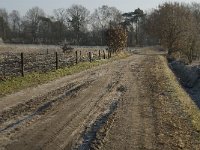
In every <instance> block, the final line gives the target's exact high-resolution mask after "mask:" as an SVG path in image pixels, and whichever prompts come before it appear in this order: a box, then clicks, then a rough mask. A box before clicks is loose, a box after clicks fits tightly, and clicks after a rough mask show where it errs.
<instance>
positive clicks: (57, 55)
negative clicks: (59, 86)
mask: <svg viewBox="0 0 200 150" xmlns="http://www.w3.org/2000/svg"><path fill="white" fill-rule="evenodd" d="M57 69H58V52H56V70H57Z"/></svg>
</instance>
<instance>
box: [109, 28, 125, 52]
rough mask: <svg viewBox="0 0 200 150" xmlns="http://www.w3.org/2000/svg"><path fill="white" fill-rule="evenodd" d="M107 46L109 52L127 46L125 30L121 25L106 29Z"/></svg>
mask: <svg viewBox="0 0 200 150" xmlns="http://www.w3.org/2000/svg"><path fill="white" fill-rule="evenodd" d="M106 37H107V46H108V49H109V50H110V51H111V52H119V51H122V50H124V48H125V47H126V46H127V37H128V36H127V32H126V30H125V29H124V28H122V27H121V26H117V27H112V28H110V29H108V30H107V33H106Z"/></svg>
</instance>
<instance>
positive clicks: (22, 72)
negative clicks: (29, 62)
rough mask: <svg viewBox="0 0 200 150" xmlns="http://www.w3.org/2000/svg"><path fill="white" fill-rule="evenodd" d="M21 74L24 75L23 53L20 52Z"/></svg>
mask: <svg viewBox="0 0 200 150" xmlns="http://www.w3.org/2000/svg"><path fill="white" fill-rule="evenodd" d="M21 75H22V77H24V53H21Z"/></svg>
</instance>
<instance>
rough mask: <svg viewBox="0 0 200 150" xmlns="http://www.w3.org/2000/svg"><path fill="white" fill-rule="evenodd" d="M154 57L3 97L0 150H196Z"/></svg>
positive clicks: (199, 144)
mask: <svg viewBox="0 0 200 150" xmlns="http://www.w3.org/2000/svg"><path fill="white" fill-rule="evenodd" d="M159 57H160V56H159V55H152V54H151V55H148V54H147V53H143V54H133V55H132V56H131V57H128V58H126V59H123V60H119V61H115V62H111V63H109V64H106V65H102V66H100V67H97V68H94V69H91V70H87V71H85V72H82V73H79V74H76V75H73V76H68V77H64V78H62V79H59V80H56V81H53V82H50V83H48V84H45V85H41V86H38V87H37V88H29V89H26V90H24V91H21V92H18V93H14V94H12V95H9V96H7V97H3V98H1V100H0V149H7V150H39V149H42V150H57V149H66V150H68V149H80V150H87V149H103V150H132V149H141V150H143V149H166V150H169V149H197V150H198V149H200V138H199V137H200V136H199V132H198V131H197V130H196V129H195V128H194V126H193V124H192V121H191V118H190V116H189V115H188V114H187V113H186V112H185V111H184V109H183V108H182V106H181V105H180V103H181V102H180V101H178V100H176V99H173V98H172V97H170V93H171V91H165V89H164V87H162V86H161V85H162V84H163V83H162V82H165V78H163V76H162V75H163V72H162V71H160V72H159V71H158V72H154V69H156V68H158V69H162V66H159V65H160V61H161V60H160V59H159ZM158 66H159V67H158ZM160 78H162V79H163V81H162V82H161V81H160V80H159V79H160ZM166 78H167V77H166ZM155 83H156V85H157V86H155ZM158 87H159V88H158ZM163 90H164V91H165V93H163Z"/></svg>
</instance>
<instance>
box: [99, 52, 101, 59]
mask: <svg viewBox="0 0 200 150" xmlns="http://www.w3.org/2000/svg"><path fill="white" fill-rule="evenodd" d="M99 59H101V50H99Z"/></svg>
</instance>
